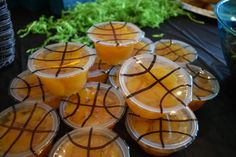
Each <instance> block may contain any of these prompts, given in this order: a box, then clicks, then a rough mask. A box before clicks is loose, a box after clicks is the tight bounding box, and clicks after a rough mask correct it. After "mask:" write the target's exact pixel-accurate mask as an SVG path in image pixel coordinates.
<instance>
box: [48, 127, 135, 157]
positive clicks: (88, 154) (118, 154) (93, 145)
mask: <svg viewBox="0 0 236 157" xmlns="http://www.w3.org/2000/svg"><path fill="white" fill-rule="evenodd" d="M78 156H79V157H130V154H129V149H128V146H127V145H126V144H125V143H124V141H123V140H122V139H121V138H119V137H118V135H117V134H116V133H114V132H113V131H111V130H108V129H106V128H101V127H84V128H80V129H75V130H73V131H71V132H69V133H68V134H66V135H65V136H63V137H62V138H61V139H60V140H59V141H58V142H57V143H56V144H55V145H54V147H53V148H52V150H51V152H50V154H49V157H78Z"/></svg>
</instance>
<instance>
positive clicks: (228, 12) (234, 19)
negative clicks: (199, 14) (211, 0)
mask: <svg viewBox="0 0 236 157" xmlns="http://www.w3.org/2000/svg"><path fill="white" fill-rule="evenodd" d="M215 14H216V17H217V21H218V29H219V33H220V38H221V46H222V50H223V53H224V57H225V60H226V62H227V64H228V66H229V68H230V70H231V74H232V75H233V76H236V1H235V0H223V1H220V2H219V3H218V4H217V6H216V8H215Z"/></svg>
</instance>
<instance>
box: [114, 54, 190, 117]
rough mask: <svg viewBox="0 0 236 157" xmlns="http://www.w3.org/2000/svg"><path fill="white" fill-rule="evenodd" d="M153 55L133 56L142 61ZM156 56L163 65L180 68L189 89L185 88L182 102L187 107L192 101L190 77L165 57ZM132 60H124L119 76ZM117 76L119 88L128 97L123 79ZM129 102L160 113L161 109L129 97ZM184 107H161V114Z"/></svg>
mask: <svg viewBox="0 0 236 157" xmlns="http://www.w3.org/2000/svg"><path fill="white" fill-rule="evenodd" d="M154 55H155V54H150V53H146V54H141V55H137V56H135V57H136V58H137V59H142V58H150V57H152V56H154ZM155 56H157V59H159V60H161V61H163V62H165V63H168V64H170V65H172V66H173V67H176V68H180V71H181V72H180V73H181V74H183V76H184V78H185V79H186V83H187V84H189V85H190V86H191V87H187V88H188V92H187V95H186V97H185V98H184V100H183V102H184V103H185V104H186V106H188V104H189V103H190V102H191V100H192V77H191V76H190V75H189V74H188V73H187V72H186V71H185V70H184V69H183V68H182V67H181V66H180V65H178V64H177V63H175V62H173V61H171V60H169V59H167V58H165V57H162V56H158V55H155ZM132 60H133V57H131V58H129V59H128V60H126V61H125V62H124V63H123V65H122V67H121V69H120V74H122V73H123V72H124V71H126V70H127V67H128V66H129V65H130V64H132V62H133V61H132ZM120 74H119V83H120V87H121V89H122V91H123V93H124V95H125V96H127V95H129V94H130V92H129V91H128V89H127V87H126V85H125V82H124V77H122V76H120ZM129 100H130V101H132V102H133V103H134V104H136V105H137V106H138V107H140V108H142V109H145V110H148V111H150V112H154V113H160V112H161V109H160V108H155V107H152V106H149V105H147V104H144V103H143V102H141V101H139V100H137V99H136V98H134V97H131V98H130V99H129ZM183 107H184V106H183V105H180V104H179V105H176V106H173V107H168V108H164V107H163V113H170V112H172V111H173V110H176V111H177V110H180V109H182V108H183Z"/></svg>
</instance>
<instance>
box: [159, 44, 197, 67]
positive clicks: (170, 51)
mask: <svg viewBox="0 0 236 157" xmlns="http://www.w3.org/2000/svg"><path fill="white" fill-rule="evenodd" d="M154 44H155V52H154V53H155V54H157V55H160V56H163V57H166V58H168V59H170V60H172V61H173V62H176V63H178V64H182V65H184V64H187V63H191V62H193V61H195V60H196V59H197V57H198V54H197V51H196V50H195V49H194V48H193V47H192V46H191V45H189V44H187V43H185V42H183V41H179V40H172V39H162V40H159V41H157V42H155V43H154Z"/></svg>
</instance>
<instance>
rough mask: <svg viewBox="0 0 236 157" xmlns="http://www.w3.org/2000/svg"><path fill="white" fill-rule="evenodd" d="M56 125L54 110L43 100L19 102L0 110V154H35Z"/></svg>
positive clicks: (49, 141)
mask: <svg viewBox="0 0 236 157" xmlns="http://www.w3.org/2000/svg"><path fill="white" fill-rule="evenodd" d="M58 127H59V119H58V117H57V114H56V112H55V111H54V110H53V109H52V108H51V107H49V106H47V105H45V104H43V103H36V102H33V101H31V102H29V101H28V102H22V103H20V104H16V105H14V106H11V107H9V108H7V109H6V110H4V111H2V112H1V113H0V137H1V138H0V156H8V157H19V156H20V157H21V156H34V155H36V156H37V155H39V154H40V153H41V152H42V151H43V150H44V149H46V147H47V146H48V145H49V144H50V143H51V142H52V140H53V138H54V137H55V135H56V132H57V130H58Z"/></svg>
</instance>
